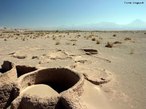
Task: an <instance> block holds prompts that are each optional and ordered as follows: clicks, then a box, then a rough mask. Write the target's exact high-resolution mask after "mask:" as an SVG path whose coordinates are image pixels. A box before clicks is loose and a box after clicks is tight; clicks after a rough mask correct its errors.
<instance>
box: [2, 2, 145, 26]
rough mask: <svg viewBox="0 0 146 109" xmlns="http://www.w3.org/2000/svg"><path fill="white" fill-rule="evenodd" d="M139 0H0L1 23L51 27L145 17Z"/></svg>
mask: <svg viewBox="0 0 146 109" xmlns="http://www.w3.org/2000/svg"><path fill="white" fill-rule="evenodd" d="M125 1H130V0H125ZM131 1H140V0H131ZM141 1H143V2H144V4H141V5H135V4H132V5H129V4H124V0H0V27H3V26H6V27H17V28H45V27H48V28H53V27H66V26H77V25H80V26H82V25H86V24H96V23H98V22H114V23H118V24H127V23H130V22H132V21H134V20H136V19H139V20H143V21H146V0H141Z"/></svg>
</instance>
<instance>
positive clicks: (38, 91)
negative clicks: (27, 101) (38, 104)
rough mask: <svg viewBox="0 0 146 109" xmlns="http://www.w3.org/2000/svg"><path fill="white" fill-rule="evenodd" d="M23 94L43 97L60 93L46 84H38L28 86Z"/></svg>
mask: <svg viewBox="0 0 146 109" xmlns="http://www.w3.org/2000/svg"><path fill="white" fill-rule="evenodd" d="M21 94H28V95H30V96H39V97H41V98H43V97H53V96H56V95H58V93H57V92H56V91H55V90H54V89H52V88H51V87H49V86H48V85H45V84H37V85H32V86H29V87H27V88H26V89H25V90H23V92H22V93H21Z"/></svg>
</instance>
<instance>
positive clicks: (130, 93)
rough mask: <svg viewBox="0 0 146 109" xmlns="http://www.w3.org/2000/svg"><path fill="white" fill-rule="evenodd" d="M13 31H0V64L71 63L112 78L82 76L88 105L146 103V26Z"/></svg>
mask: <svg viewBox="0 0 146 109" xmlns="http://www.w3.org/2000/svg"><path fill="white" fill-rule="evenodd" d="M16 33H18V32H16ZM16 33H10V32H4V31H0V64H2V63H3V61H4V60H10V61H12V62H14V63H16V64H24V65H32V66H39V67H70V68H72V69H73V70H77V71H78V72H80V73H86V74H87V75H88V76H89V77H90V76H91V79H92V78H93V77H94V78H93V80H96V81H101V80H104V79H105V80H106V79H109V78H110V79H109V80H110V81H109V82H107V83H104V84H100V85H99V84H98V85H97V84H96V85H95V84H93V83H92V82H89V81H85V86H84V89H85V92H84V94H83V96H82V97H81V99H84V101H85V103H86V105H87V107H88V108H89V109H97V107H98V109H107V108H108V109H110V108H111V109H145V108H146V94H145V90H146V86H145V83H146V75H145V72H146V67H145V66H146V31H141V32H137V31H132V32H74V33H73V32H62V33H60V32H44V33H33V32H31V33H27V34H24V33H23V32H20V33H19V34H16ZM108 42H109V44H108V46H107V43H108ZM105 46H107V47H105ZM85 48H86V49H87V48H88V49H95V50H97V54H96V53H95V54H89V53H87V52H85V51H84V50H83V49H85ZM42 87H43V88H44V89H45V90H46V88H47V87H44V86H42ZM36 88H37V86H36ZM34 89H35V88H34ZM31 90H33V88H32V89H31Z"/></svg>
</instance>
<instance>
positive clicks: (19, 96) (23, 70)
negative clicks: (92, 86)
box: [0, 61, 85, 109]
mask: <svg viewBox="0 0 146 109" xmlns="http://www.w3.org/2000/svg"><path fill="white" fill-rule="evenodd" d="M83 84H84V77H83V75H82V74H79V73H76V72H74V71H72V70H70V69H67V68H36V67H30V66H25V65H24V66H22V65H14V64H13V63H12V62H9V61H4V62H3V65H1V68H0V109H85V107H84V106H83V105H82V102H80V96H81V95H82V93H83Z"/></svg>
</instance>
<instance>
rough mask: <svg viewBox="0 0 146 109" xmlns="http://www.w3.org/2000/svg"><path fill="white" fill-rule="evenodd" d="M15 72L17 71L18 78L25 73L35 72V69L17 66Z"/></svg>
mask: <svg viewBox="0 0 146 109" xmlns="http://www.w3.org/2000/svg"><path fill="white" fill-rule="evenodd" d="M16 70H17V77H20V76H21V75H24V74H26V73H29V72H32V71H35V70H37V68H36V67H29V66H22V65H17V66H16Z"/></svg>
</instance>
